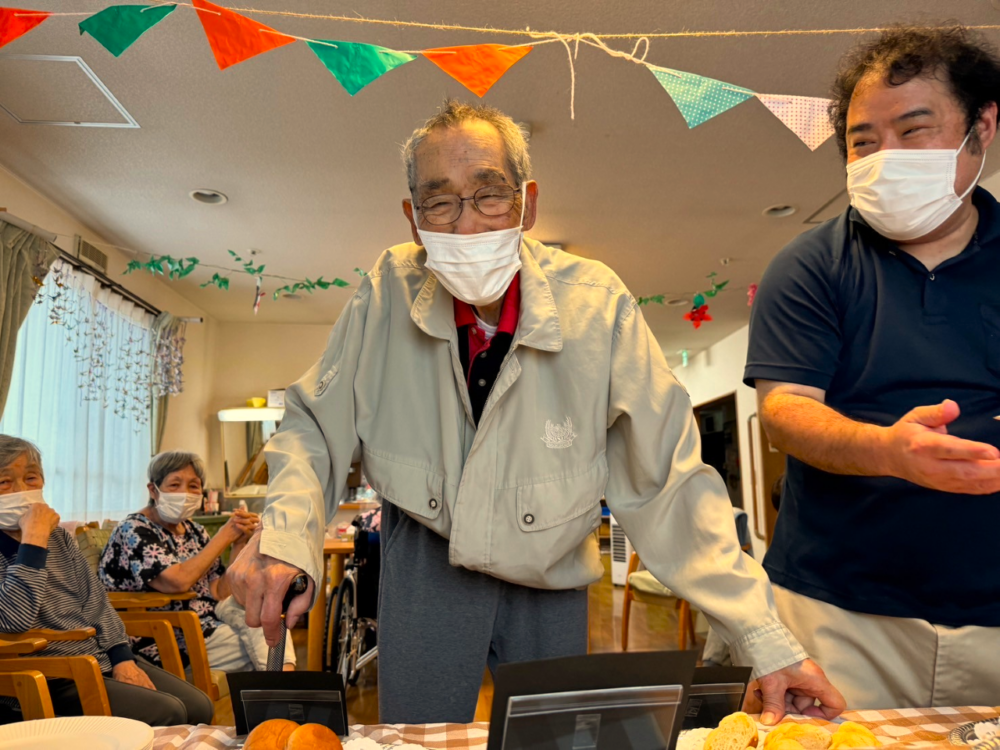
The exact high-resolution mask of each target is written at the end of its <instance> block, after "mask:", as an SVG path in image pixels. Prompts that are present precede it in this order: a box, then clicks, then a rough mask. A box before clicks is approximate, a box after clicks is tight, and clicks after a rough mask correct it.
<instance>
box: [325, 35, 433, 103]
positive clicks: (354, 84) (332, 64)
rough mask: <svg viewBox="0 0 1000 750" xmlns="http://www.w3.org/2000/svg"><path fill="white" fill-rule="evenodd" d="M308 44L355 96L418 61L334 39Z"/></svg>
mask: <svg viewBox="0 0 1000 750" xmlns="http://www.w3.org/2000/svg"><path fill="white" fill-rule="evenodd" d="M307 44H308V45H309V49H311V50H312V51H313V52H315V53H316V57H318V58H319V60H320V62H321V63H323V65H324V66H326V69H327V70H329V71H330V72H331V73H333V77H334V78H336V79H337V80H338V81H339V82H340V85H341V86H343V87H344V88H345V89H346V90H347V93H348V94H350V95H351V96H354V95H355V94H356V93H358V92H359V91H361V89H363V88H364V87H365V86H367V85H368V84H369V83H371V82H372V81H374V80H375V79H376V78H379V77H380V76H382V75H384V74H385V73H388V72H389V71H390V70H392V69H393V68H398V67H399V66H400V65H405V64H406V63H408V62H410V61H411V60H416V59H417V58H416V56H415V55H408V54H407V53H405V52H396V51H395V50H391V49H386V48H385V47H379V46H377V45H374V44H359V43H357V42H339V41H333V40H331V41H326V40H316V41H314V42H307Z"/></svg>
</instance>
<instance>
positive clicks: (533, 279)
mask: <svg viewBox="0 0 1000 750" xmlns="http://www.w3.org/2000/svg"><path fill="white" fill-rule="evenodd" d="M537 247H541V245H540V243H538V242H536V241H534V240H530V239H527V238H525V239H524V240H523V241H522V242H521V318H520V321H519V323H518V326H517V334H516V336H515V338H514V343H515V344H517V345H524V346H530V347H533V348H535V349H542V350H543V351H549V352H558V351H562V346H563V343H562V332H561V330H560V328H559V310H558V309H557V308H556V303H555V299H554V298H553V296H552V289H551V288H550V287H549V280H548V279H547V278H545V274H544V273H543V272H542V269H541V266H539V265H538V260H537V259H536V258H535V251H536V250H537ZM425 271H426V269H425ZM426 273H427V280H426V281H425V282H424V285H423V287H422V288H421V289H420V293H419V294H417V298H416V299H415V300H414V301H413V307H411V308H410V318H411V319H412V320H413V322H414V323H416V325H417V327H418V328H420V330H422V331H423V332H424V333H426V334H427V335H428V336H433V337H434V338H438V339H444V340H445V341H451V340H453V339H456V338H457V330H456V328H455V305H454V298H453V297H452V296H451V293H450V292H449V291H448V290H447V289H445V288H444V286H442V285H441V284H439V283H438V280H437V277H436V276H435V275H434V274H433V273H431V272H430V271H426Z"/></svg>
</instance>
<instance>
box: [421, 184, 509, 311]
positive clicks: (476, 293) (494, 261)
mask: <svg viewBox="0 0 1000 750" xmlns="http://www.w3.org/2000/svg"><path fill="white" fill-rule="evenodd" d="M526 184H527V183H522V184H521V221H520V222H519V225H518V226H516V227H512V228H510V229H499V230H496V231H493V232H480V233H479V234H448V233H445V232H425V231H424V230H423V229H420V228H419V227H418V229H417V234H418V235H419V236H420V242H421V244H422V245H423V246H424V248H425V249H426V250H427V267H428V268H429V269H430V270H432V271H433V272H434V275H435V276H437V279H438V281H440V282H441V283H442V284H443V285H444V288H445V289H447V290H448V291H449V292H451V294H452V296H453V297H455V298H457V299H460V300H462V301H463V302H467V303H468V304H470V305H472V306H473V307H480V306H482V305H488V304H490V303H491V302H496V301H497V300H498V299H500V298H501V297H502V296H503V295H504V292H506V291H507V287H508V286H510V282H511V279H513V278H514V274H516V273H517V272H518V270H519V269H520V268H521V229H522V228H523V227H524V206H525V203H526V202H527V201H526V200H525V195H526V192H527V191H526V190H525V187H526Z"/></svg>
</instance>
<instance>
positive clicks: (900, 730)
mask: <svg viewBox="0 0 1000 750" xmlns="http://www.w3.org/2000/svg"><path fill="white" fill-rule="evenodd" d="M996 716H997V709H996V708H989V707H985V706H973V707H968V706H963V707H958V708H900V709H895V710H882V711H847V712H845V713H844V715H843V716H842V717H841V718H839V719H837V721H836V722H829V721H824V720H823V719H812V718H806V717H804V716H795V717H789V718H786V719H785V721H794V722H797V723H799V724H815V725H817V726H825V727H827V728H829V729H831V730H832V729H833V728H834V725H835V724H837V723H840V722H842V721H857V722H859V723H861V724H864V725H865V726H867V727H868V728H869V729H871V730H872V732H874V733H875V734H876V735H877V736H878V737H880V738H882V740H883V741H884V742H886V743H887V744H897V746H898V743H906V744H907V745H908V747H920V746H921V745H929V744H933V743H935V742H941V741H943V740H944V741H946V740H947V737H948V732H950V731H951V730H952V729H954V728H955V727H958V726H961V725H962V724H966V723H968V722H970V721H985V720H986V719H993V718H996ZM755 718H756V717H755ZM758 726H760V727H761V728H762V729H765V730H767V729H769V727H764V726H762V725H760V724H758ZM488 729H489V725H488V724H484V723H479V724H397V725H389V724H376V725H373V726H360V725H359V726H353V727H351V739H354V738H355V737H371V738H372V739H373V740H375V741H376V742H380V743H383V744H404V743H407V742H412V743H415V744H418V745H424V746H425V747H427V748H432V749H433V750H479V749H481V748H485V747H486V736H487V731H488ZM234 736H235V732H234V730H233V728H232V727H209V726H205V725H202V726H198V727H191V726H182V727H160V728H158V729H157V730H156V737H155V739H154V740H153V748H152V750H230V749H231V748H235V747H236V746H237V745H236V741H235V740H234V739H233V737H234Z"/></svg>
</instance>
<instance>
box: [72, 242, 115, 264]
mask: <svg viewBox="0 0 1000 750" xmlns="http://www.w3.org/2000/svg"><path fill="white" fill-rule="evenodd" d="M73 254H74V255H75V256H76V257H77V259H78V260H80V261H81V262H83V263H86V264H87V265H88V266H90V267H91V268H93V269H96V270H97V271H100V272H101V273H107V272H108V256H107V254H105V253H104V252H102V251H100V250H98V249H97V248H96V247H94V246H93V245H91V244H90V243H89V242H87V240H85V239H83V237H81V236H80V235H76V236H75V237H74V238H73Z"/></svg>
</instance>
